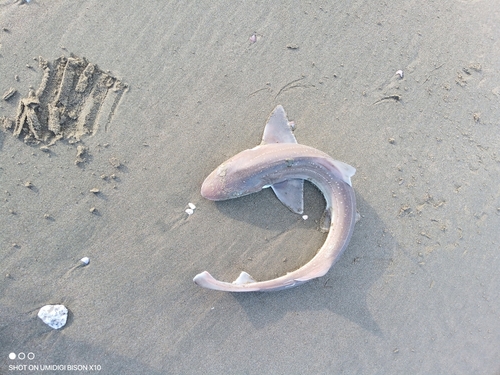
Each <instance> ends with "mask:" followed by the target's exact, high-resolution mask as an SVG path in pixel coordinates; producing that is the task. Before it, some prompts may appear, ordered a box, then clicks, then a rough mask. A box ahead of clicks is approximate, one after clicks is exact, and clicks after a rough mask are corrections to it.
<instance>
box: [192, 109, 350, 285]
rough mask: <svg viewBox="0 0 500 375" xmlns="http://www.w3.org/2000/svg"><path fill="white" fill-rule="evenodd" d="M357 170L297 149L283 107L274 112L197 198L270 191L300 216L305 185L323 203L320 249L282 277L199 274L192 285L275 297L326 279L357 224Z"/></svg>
mask: <svg viewBox="0 0 500 375" xmlns="http://www.w3.org/2000/svg"><path fill="white" fill-rule="evenodd" d="M355 172H356V170H355V169H354V168H353V167H351V166H350V165H347V164H345V163H342V162H340V161H337V160H334V159H332V158H331V157H330V156H328V155H327V154H325V153H324V152H321V151H319V150H317V149H315V148H312V147H308V146H304V145H300V144H298V143H297V141H296V139H295V136H294V135H293V132H292V128H291V126H290V123H289V122H288V119H287V117H286V113H285V111H284V109H283V107H282V106H277V107H276V108H275V110H274V111H273V113H272V114H271V116H270V117H269V120H268V122H267V124H266V127H265V130H264V136H263V139H262V143H261V144H260V145H259V146H257V147H254V148H252V149H250V150H245V151H242V152H240V153H239V154H237V155H235V156H233V157H232V158H230V159H229V160H227V161H225V162H224V163H222V164H221V165H220V166H219V167H218V168H217V169H216V170H215V171H213V172H212V173H211V174H210V175H209V176H208V177H207V178H206V179H205V181H204V182H203V185H202V187H201V194H202V196H203V197H205V198H207V199H210V200H225V199H231V198H237V197H240V196H243V195H248V194H252V193H255V192H258V191H260V190H262V189H264V188H267V187H271V188H272V189H273V191H274V192H275V194H276V196H277V197H278V199H279V200H280V201H281V202H282V203H283V204H284V205H285V206H287V207H288V208H289V209H290V210H291V211H293V212H295V213H298V214H302V213H303V185H304V180H307V181H310V182H311V183H313V184H314V185H316V187H317V188H318V189H319V190H320V191H321V192H322V193H323V195H324V197H325V200H326V209H325V214H324V215H323V223H322V224H321V229H322V230H325V231H326V230H328V236H327V238H326V241H325V243H324V244H323V246H322V247H321V248H320V249H319V251H318V252H317V254H316V255H315V256H314V257H313V258H312V259H311V260H310V261H309V262H308V263H307V264H305V265H304V266H302V267H300V268H299V269H297V270H295V271H292V272H289V273H287V274H286V275H284V276H281V277H278V278H276V279H272V280H267V281H255V280H254V279H253V278H252V277H251V276H250V275H249V274H248V273H246V272H242V273H241V274H240V276H239V277H238V278H237V279H236V280H235V281H234V282H232V283H229V282H223V281H219V280H216V279H215V278H214V277H213V276H212V275H210V273H208V272H207V271H204V272H202V273H200V274H198V275H196V276H195V277H194V279H193V281H194V282H195V283H196V284H197V285H199V286H202V287H204V288H208V289H214V290H221V291H227V292H255V291H277V290H282V289H288V288H292V287H294V286H297V285H300V284H303V283H305V282H306V281H308V280H311V279H314V278H317V277H320V276H323V275H325V274H326V273H327V272H328V270H329V269H330V268H331V266H332V265H333V264H334V263H335V262H336V261H337V260H338V258H339V257H340V255H341V254H342V253H343V252H344V250H345V249H346V247H347V245H348V243H349V240H350V239H351V235H352V232H353V229H354V224H355V222H356V198H355V195H354V190H353V188H352V187H351V177H352V176H353V175H354V173H355Z"/></svg>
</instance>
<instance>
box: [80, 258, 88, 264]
mask: <svg viewBox="0 0 500 375" xmlns="http://www.w3.org/2000/svg"><path fill="white" fill-rule="evenodd" d="M80 262H82V263H83V264H84V265H85V266H86V265H87V264H89V263H90V259H89V257H83V258H82V259H80Z"/></svg>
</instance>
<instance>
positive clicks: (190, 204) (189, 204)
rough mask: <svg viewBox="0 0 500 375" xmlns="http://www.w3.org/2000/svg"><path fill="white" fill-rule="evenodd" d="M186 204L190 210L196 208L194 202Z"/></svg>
mask: <svg viewBox="0 0 500 375" xmlns="http://www.w3.org/2000/svg"><path fill="white" fill-rule="evenodd" d="M188 206H189V208H190V209H192V210H194V209H195V208H196V206H195V205H194V203H188Z"/></svg>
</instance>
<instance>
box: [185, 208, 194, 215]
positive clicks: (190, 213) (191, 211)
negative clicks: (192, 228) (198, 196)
mask: <svg viewBox="0 0 500 375" xmlns="http://www.w3.org/2000/svg"><path fill="white" fill-rule="evenodd" d="M184 212H185V213H187V214H188V215H189V216H191V215H192V214H193V212H194V210H193V209H191V208H187V209H186V211H184Z"/></svg>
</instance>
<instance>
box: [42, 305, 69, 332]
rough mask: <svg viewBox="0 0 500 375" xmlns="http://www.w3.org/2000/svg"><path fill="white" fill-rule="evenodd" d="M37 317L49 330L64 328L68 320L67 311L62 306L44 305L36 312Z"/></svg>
mask: <svg viewBox="0 0 500 375" xmlns="http://www.w3.org/2000/svg"><path fill="white" fill-rule="evenodd" d="M38 317H39V318H40V319H42V321H43V322H44V323H45V324H47V325H48V326H49V327H50V328H54V329H59V328H61V327H64V325H65V324H66V320H67V319H68V309H67V308H66V307H65V306H64V305H46V306H44V307H42V308H41V309H40V311H39V312H38Z"/></svg>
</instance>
